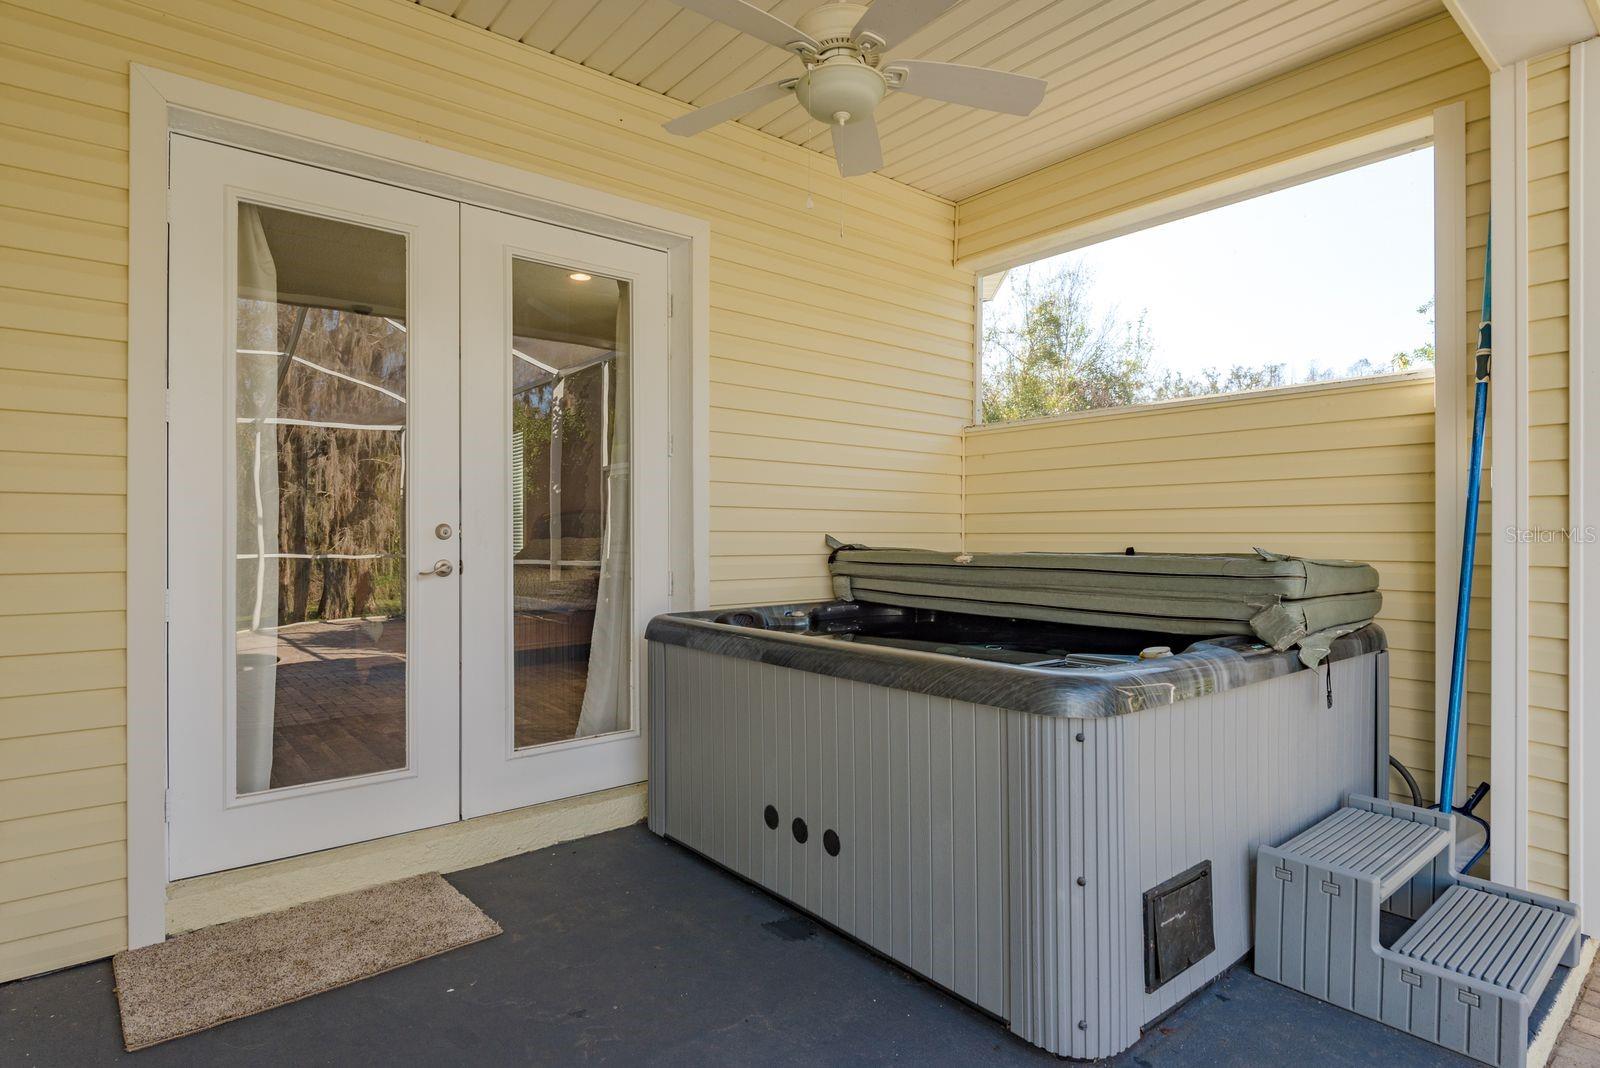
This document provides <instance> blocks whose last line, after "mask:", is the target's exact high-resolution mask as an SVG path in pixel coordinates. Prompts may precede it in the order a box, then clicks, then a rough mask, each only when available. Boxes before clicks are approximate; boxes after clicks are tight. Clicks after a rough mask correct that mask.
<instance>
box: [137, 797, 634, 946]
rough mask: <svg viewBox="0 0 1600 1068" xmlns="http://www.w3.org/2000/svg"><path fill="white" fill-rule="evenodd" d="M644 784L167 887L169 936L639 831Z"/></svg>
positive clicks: (205, 876)
mask: <svg viewBox="0 0 1600 1068" xmlns="http://www.w3.org/2000/svg"><path fill="white" fill-rule="evenodd" d="M644 817H645V784H644V783H642V782H641V783H634V784H633V785H630V786H618V787H615V788H613V789H610V790H600V791H598V792H596V793H592V794H581V795H579V796H577V797H567V798H562V799H561V800H559V801H547V802H545V803H544V804H539V805H530V806H529V807H527V808H517V809H512V810H510V811H508V812H497V813H494V814H492V815H488V816H479V817H476V818H475V819H469V820H462V821H460V822H457V823H447V824H444V825H442V826H439V827H427V828H424V829H422V830H420V831H408V832H406V833H404V834H396V835H391V836H389V837H387V838H380V839H377V840H375V841H371V842H357V843H356V844H354V845H347V846H339V847H337V848H334V849H325V850H322V851H321V852H317V853H307V854H305V855H303V856H298V857H288V858H285V859H283V860H274V861H269V862H267V863H265V864H254V865H251V866H249V867H244V868H234V869H232V870H230V871H223V872H217V873H215V874H213V875H199V876H196V877H194V878H192V879H182V880H179V881H178V882H174V883H168V884H167V934H168V936H171V935H176V934H182V933H184V932H185V931H192V930H195V929H196V928H200V927H209V926H211V925H212V924H216V923H226V922H227V921H229V920H237V919H241V918H243V917H245V916H256V915H259V914H261V913H264V912H272V911H274V910H276V909H283V908H288V907H289V906H291V905H298V904H300V903H301V902H305V901H314V900H316V899H318V898H324V897H329V896H331V895H333V894H342V893H346V892H348V891H351V890H360V889H362V888H364V887H368V886H376V885H378V884H379V883H387V882H392V881H394V880H396V879H403V878H406V877H407V876H411V875H420V874H422V873H424V872H452V871H460V870H461V869H463V868H474V867H477V866H478V865H480V864H488V863H490V862H492V861H496V860H502V859H504V858H506V857H510V856H515V855H516V854H518V853H529V852H532V851H533V850H535V849H543V848H545V847H546V846H552V845H556V844H558V843H560V842H566V841H570V840H572V839H574V838H585V837H588V836H589V835H591V834H599V833H601V832H602V831H611V830H616V829H617V828H618V827H626V826H628V825H630V824H634V823H638V822H639V821H640V820H643V819H644Z"/></svg>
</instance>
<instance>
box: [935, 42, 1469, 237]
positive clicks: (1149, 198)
mask: <svg viewBox="0 0 1600 1068" xmlns="http://www.w3.org/2000/svg"><path fill="white" fill-rule="evenodd" d="M1488 79H1489V75H1488V72H1487V71H1486V70H1485V69H1484V66H1483V63H1482V62H1481V61H1480V60H1479V59H1478V57H1477V54H1476V53H1475V52H1473V50H1472V46H1471V45H1470V44H1468V43H1467V40H1466V38H1465V37H1463V36H1462V35H1461V32H1460V31H1459V30H1458V29H1457V28H1456V25H1455V23H1454V22H1453V21H1452V20H1451V19H1450V17H1449V16H1448V15H1444V14H1440V15H1439V16H1437V17H1435V18H1431V19H1428V20H1426V21H1423V22H1420V23H1417V24H1416V25H1414V26H1410V27H1407V28H1406V29H1403V30H1397V31H1395V32H1394V33H1391V34H1387V35H1385V36H1383V37H1380V38H1378V39H1377V40H1375V41H1371V42H1369V43H1367V44H1363V45H1358V46H1356V47H1355V48H1351V49H1347V50H1346V51H1344V52H1340V53H1339V54H1338V55H1335V56H1332V57H1330V58H1328V59H1326V60H1323V61H1322V62H1320V63H1313V64H1311V65H1310V66H1307V67H1303V68H1301V69H1300V70H1296V71H1293V72H1291V73H1289V74H1284V75H1280V76H1279V77H1277V78H1273V79H1271V80H1269V81H1266V82H1263V83H1262V84H1260V85H1257V86H1254V87H1252V88H1249V89H1244V90H1241V91H1240V92H1237V93H1234V94H1233V95H1231V96H1227V97H1224V98H1223V99H1221V100H1219V101H1217V102H1216V103H1214V104H1208V105H1206V106H1204V107H1200V108H1196V109H1194V110H1192V111H1187V112H1184V113H1183V114H1182V115H1179V116H1177V117H1176V118H1172V119H1169V120H1167V121H1166V122H1162V123H1157V124H1156V125H1154V126H1151V127H1147V128H1146V129H1143V130H1139V131H1137V132H1135V133H1131V134H1128V135H1126V136H1124V137H1120V138H1118V139H1117V140H1115V141H1112V142H1110V143H1109V144H1105V145H1102V146H1100V147H1098V148H1093V149H1089V150H1088V151H1086V152H1082V153H1080V154H1078V155H1076V156H1073V157H1072V158H1071V159H1066V160H1063V161H1062V162H1060V163H1057V164H1053V165H1051V166H1049V167H1044V168H1042V169H1040V170H1037V171H1035V172H1033V173H1032V174H1028V175H1025V176H1023V177H1021V178H1017V179H1014V180H1012V181H1010V182H1007V183H1006V184H1004V185H1001V186H997V187H996V188H994V189H990V190H988V191H986V192H983V193H979V194H977V195H976V196H972V197H968V198H967V199H965V200H962V201H961V202H960V203H959V204H958V205H957V212H956V251H957V258H958V259H959V260H961V261H971V260H976V259H980V258H984V257H992V256H996V255H1001V254H1003V253H1004V251H1005V250H1006V249H1007V248H1010V247H1015V246H1019V245H1023V244H1027V243H1029V242H1033V241H1037V240H1039V239H1041V238H1047V237H1048V236H1049V235H1051V234H1053V233H1059V232H1061V231H1064V230H1066V229H1068V228H1069V227H1073V226H1079V225H1082V224H1084V223H1087V222H1092V221H1093V220H1095V219H1098V218H1104V217H1107V216H1110V215H1115V214H1117V213H1119V212H1122V211H1127V210H1130V209H1132V208H1136V207H1138V206H1140V205H1142V204H1149V203H1152V202H1154V201H1158V200H1162V199H1165V198H1168V197H1173V196H1177V195H1179V194H1182V193H1186V192H1190V191H1192V190H1196V189H1201V188H1204V187H1205V186H1208V185H1213V184H1215V183H1217V182H1220V181H1223V180H1225V179H1228V178H1233V177H1237V176H1239V175H1244V174H1248V173H1250V172H1251V171H1256V170H1260V169H1262V168H1263V167H1267V166H1270V165H1272V164H1275V163H1282V162H1285V161H1288V160H1292V159H1295V158H1296V157H1298V156H1304V155H1307V154H1309V153H1312V152H1315V151H1317V150H1319V149H1324V148H1328V147H1331V146H1334V145H1338V144H1340V143H1342V142H1346V141H1349V140H1352V139H1354V138H1357V137H1360V136H1362V135H1364V134H1369V133H1373V132H1376V131H1379V130H1383V129H1386V128H1388V127H1392V126H1396V125H1398V124H1400V123H1403V122H1406V121H1409V120H1411V119H1417V118H1424V117H1426V116H1428V115H1430V114H1432V113H1433V111H1434V109H1435V108H1438V107H1441V106H1442V105H1444V104H1448V103H1451V102H1452V101H1456V100H1462V99H1466V100H1467V101H1468V103H1467V109H1468V118H1469V119H1471V118H1473V117H1486V116H1487V115H1488V108H1489V105H1488Z"/></svg>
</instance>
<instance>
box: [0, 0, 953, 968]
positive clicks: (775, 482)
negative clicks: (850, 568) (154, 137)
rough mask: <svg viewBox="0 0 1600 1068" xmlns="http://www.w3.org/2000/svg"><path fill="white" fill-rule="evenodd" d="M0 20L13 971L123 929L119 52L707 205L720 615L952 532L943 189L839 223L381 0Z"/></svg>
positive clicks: (2, 855)
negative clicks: (836, 539)
mask: <svg viewBox="0 0 1600 1068" xmlns="http://www.w3.org/2000/svg"><path fill="white" fill-rule="evenodd" d="M0 19H3V20H4V24H5V27H6V32H5V34H4V35H3V37H4V40H3V41H0V148H3V152H0V552H3V553H4V560H5V563H4V564H0V980H4V979H7V978H12V977H15V976H18V975H26V974H31V973H33V972H37V971H41V970H45V969H47V968H51V967H57V966H60V965H63V964H70V963H74V962H76V961H81V960H87V959H91V958H93V957H97V956H103V955H105V954H106V953H109V952H112V951H114V950H116V949H117V948H119V947H120V946H121V945H122V943H123V941H124V939H125V920H124V911H125V910H124V889H123V884H122V879H123V876H124V873H125V863H124V852H123V851H124V846H123V835H122V833H121V830H120V828H121V826H122V821H123V820H124V815H123V811H122V805H123V804H124V802H125V800H126V798H125V787H124V775H123V766H122V765H123V762H124V760H125V754H124V738H123V724H124V722H125V708H124V705H125V699H124V695H123V690H122V685H123V680H124V664H123V628H124V623H123V618H122V615H121V613H122V611H123V608H124V605H123V599H124V592H123V591H124V586H123V583H124V578H123V574H122V572H123V568H124V556H123V554H124V544H125V542H124V531H125V518H124V500H123V496H122V494H123V492H124V486H125V483H126V470H125V463H124V456H125V454H126V427H125V422H124V414H125V406H126V389H125V377H126V359H127V356H126V341H127V330H128V327H127V308H126V300H127V256H128V250H127V225H128V218H127V213H128V195H127V182H128V175H127V149H128V136H129V135H128V114H127V111H128V66H129V64H130V63H143V64H148V65H151V66H155V67H159V68H162V69H165V70H170V71H174V72H176V73H180V74H185V75H189V76H191V77H195V78H200V79H203V80H206V81H209V82H213V83H217V84H221V85H225V86H228V87H232V88H236V89H240V90H243V91H246V92H250V93H253V94H255V95H258V96H263V97H267V98H270V99H274V100H279V101H283V102H286V103H289V104H294V105H297V106H301V107H305V108H309V109H311V110H314V111H319V112H323V113H326V114H330V115H335V116H338V117H340V118H345V119H349V120H351V121H355V122H359V123H362V124H363V125H366V126H370V127H375V128H378V129H383V130H388V131H392V132H395V133H399V134H402V135H405V136H408V137H414V138H418V139H421V140H425V141H428V142H431V143H434V144H439V145H443V146H446V147H449V148H453V149H457V150H459V151H463V152H468V153H471V154H473V155H476V156H480V157H483V158H487V159H491V160H495V161H497V162H502V163H507V164H510V165H513V166H517V167H521V168H524V169H526V170H529V171H535V172H539V173H543V174H548V175H553V176H555V177H559V178H563V179H566V180H569V181H572V182H576V183H578V184H581V185H585V186H589V187H592V188H596V189H601V190H605V191H607V192H613V193H617V194H620V195H623V196H628V197H632V198H634V199H637V200H641V201H645V202H648V203H653V204H658V205H661V206H663V207H667V208H671V209H675V210H678V211H683V212H686V213H689V214H692V215H697V216H700V217H702V218H706V219H709V220H710V221H711V224H712V233H713V236H712V249H711V253H712V262H711V302H712V315H711V324H710V326H711V356H712V361H711V411H710V427H709V429H710V436H711V449H712V462H711V478H712V482H713V484H712V486H711V549H712V554H713V558H712V573H711V583H712V600H713V601H714V602H715V603H718V604H728V603H736V602H752V601H787V600H797V599H802V598H807V597H820V596H824V595H825V594H826V591H827V583H826V580H825V578H824V575H825V566H824V560H823V554H822V552H821V549H822V534H823V533H824V532H825V531H833V532H836V533H839V534H841V535H844V536H846V537H850V538H855V539H862V540H867V541H874V540H875V541H883V540H895V541H904V540H906V539H907V538H908V537H915V539H916V540H917V541H919V542H923V543H926V544H929V545H934V546H939V547H944V548H954V547H956V546H957V545H958V544H959V541H960V524H961V517H960V508H961V430H962V427H963V425H964V424H965V423H966V422H967V420H968V418H969V415H970V412H971V404H972V364H971V338H972V314H973V312H972V306H973V288H972V278H971V277H970V274H964V273H963V272H961V271H958V270H956V269H955V268H954V267H953V266H952V235H953V227H954V208H953V206H952V205H951V204H950V203H948V202H946V201H943V200H939V199H937V198H934V197H931V196H928V195H925V194H922V193H918V192H915V191H913V190H910V189H908V188H906V187H904V186H901V185H898V184H896V183H894V182H891V181H888V180H887V179H883V178H878V177H869V178H865V179H856V180H853V181H851V182H850V183H849V188H848V193H847V195H846V196H845V202H844V206H843V211H842V216H841V209H840V203H839V197H840V193H841V190H842V189H843V188H844V185H843V183H842V182H841V181H840V180H839V179H838V178H837V177H836V176H835V175H833V174H832V173H831V172H830V169H829V168H830V166H831V164H829V163H828V162H827V161H825V160H822V159H819V158H817V157H815V155H814V154H812V153H810V152H807V151H805V150H803V149H800V148H798V147H796V146H793V145H788V144H784V143H782V142H779V141H776V140H774V139H771V138H768V137H765V136H763V135H760V134H757V133H755V132H753V131H751V130H748V129H744V128H742V127H738V126H726V127H722V128H719V129H718V130H716V131H715V132H712V133H709V134H706V135H702V136H701V137H697V138H695V139H694V140H693V141H687V140H683V139H678V138H673V137H670V136H668V135H666V134H665V133H663V132H662V131H661V130H660V129H659V125H660V123H661V122H662V121H664V120H666V119H668V118H671V117H673V116H675V115H677V114H679V113H680V112H681V111H682V110H683V107H682V106H681V105H679V104H676V103H674V102H672V101H669V100H666V99H664V98H662V97H660V96H658V95H656V94H654V93H652V92H649V91H647V90H645V89H640V88H636V87H633V86H629V85H626V84H623V83H621V82H619V81H617V80H615V79H612V78H609V77H607V76H605V75H603V74H600V73H598V72H596V71H592V70H587V69H585V68H582V67H579V66H577V65H576V64H572V63H569V62H567V61H565V60H560V59H556V58H554V57H552V56H549V55H546V54H543V53H540V52H538V51H536V50H534V49H531V48H528V47H526V46H524V45H521V44H518V43H517V42H515V41H511V40H508V39H506V38H503V37H499V36H495V35H492V34H490V33H487V32H485V31H482V30H478V29H476V28H474V27H472V26H469V25H467V24H465V23H462V22H460V21H457V20H453V19H450V18H447V17H444V16H442V15H440V14H438V13H436V12H433V11H429V10H426V9H423V8H420V7H416V6H414V5H411V4H401V3H395V2H393V0H336V2H322V0H275V2H273V3H261V2H244V0H166V2H163V3H162V4H160V5H148V4H144V3H138V2H133V0H65V2H59V0H21V2H18V3H5V4H4V5H3V8H0ZM808 168H809V170H810V172H811V173H810V177H809V178H808V174H807V172H808ZM808 184H809V185H810V186H811V187H812V189H813V190H814V192H813V196H814V199H815V203H816V207H815V208H814V209H812V210H808V209H807V208H806V207H805V201H806V197H807V188H808ZM841 220H842V221H841ZM841 226H842V233H841Z"/></svg>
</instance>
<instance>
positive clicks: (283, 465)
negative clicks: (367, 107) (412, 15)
mask: <svg viewBox="0 0 1600 1068" xmlns="http://www.w3.org/2000/svg"><path fill="white" fill-rule="evenodd" d="M171 161H172V204H173V211H172V223H171V230H170V241H171V245H170V256H171V262H170V271H171V276H170V291H171V297H170V308H169V320H170V328H169V329H170V345H171V348H170V354H169V359H170V364H169V369H168V378H169V388H170V398H169V400H170V415H169V423H170V425H169V456H170V461H169V462H170V465H171V466H170V471H169V477H168V483H169V524H168V529H169V538H170V541H169V561H168V568H169V586H170V591H171V605H170V619H171V624H170V628H171V629H170V632H169V633H170V639H169V649H170V652H169V657H170V664H169V679H170V691H169V705H168V708H169V720H168V724H169V734H168V736H169V747H170V753H169V766H170V790H171V793H170V798H169V822H170V875H171V876H172V877H173V878H181V877H184V876H190V875H197V874H201V873H203V872H209V871H217V870H219V869H223V868H231V867H236V866H239V865H243V864H250V863H254V862H257V861H263V860H269V859H273V858H276V857H282V856H288V855H291V854H296V853H305V852H309V851H312V850H317V849H324V848H327V847H329V846H336V845H341V844H344V843H348V842H355V841H360V840H363V839H369V838H376V837H379V836H382V835H387V834H393V833H396V832H399V831H406V830H411V829H414V828H418V827H424V826H429V825H432V824H438V823H445V822H448V821H450V820H454V819H457V818H458V816H459V798H460V793H459V775H460V765H459V741H460V735H459V729H460V728H459V723H460V717H459V688H458V678H459V674H458V673H459V644H460V586H459V581H460V580H459V576H458V574H457V570H458V567H459V561H460V552H459V542H458V541H457V539H456V535H455V529H456V527H457V526H458V525H459V515H458V510H459V506H460V505H459V471H460V460H459V455H458V451H459V445H460V438H459V425H458V420H459V409H458V396H457V390H458V358H457V350H458V340H459V335H458V323H459V318H458V307H457V298H458V293H459V289H458V282H459V274H458V264H457V255H458V251H459V244H458V237H459V234H458V231H459V211H460V208H459V205H457V204H456V203H454V202H452V201H448V200H443V199H439V198H436V197H430V196H426V195H424V194H420V193H415V192H410V191H406V190H402V189H397V188H395V187H392V186H387V185H382V184H379V183H376V182H370V181H364V180H361V179H357V178H353V177H349V176H346V175H341V174H335V173H332V172H329V171H324V170H320V169H318V168H315V167H310V166H305V165H302V164H297V163H290V162H286V161H284V160H279V159H274V158H272V157H269V156H264V155H259V154H256V153H252V152H246V151H241V150H238V149H233V148H226V147H222V146H219V145H215V144H211V143H208V142H204V141H199V140H195V139H191V138H186V137H174V138H173V141H172V156H171ZM436 564H437V568H436V567H435V565H436Z"/></svg>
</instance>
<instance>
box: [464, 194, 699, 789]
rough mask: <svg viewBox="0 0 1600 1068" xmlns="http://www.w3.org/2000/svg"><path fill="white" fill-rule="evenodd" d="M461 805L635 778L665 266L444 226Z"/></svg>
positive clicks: (490, 220)
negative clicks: (447, 236)
mask: <svg viewBox="0 0 1600 1068" xmlns="http://www.w3.org/2000/svg"><path fill="white" fill-rule="evenodd" d="M461 248H462V260H461V283H462V285H461V314H462V319H461V337H462V350H463V353H464V354H465V356H464V359H463V361H462V367H461V390H462V411H463V413H464V418H463V421H462V430H461V448H462V461H463V462H462V477H461V500H462V520H461V522H462V530H461V533H462V543H463V552H464V555H465V558H466V559H467V560H469V561H470V566H469V567H468V568H467V569H466V570H465V572H464V573H463V574H462V576H461V592H462V601H463V604H464V605H466V606H467V608H466V610H465V611H464V613H463V618H462V638H463V641H462V649H461V697H462V732H461V745H462V768H463V771H464V774H463V778H462V782H461V808H462V814H463V815H465V816H469V817H470V816H481V815H483V814H484V813H488V812H498V811H500V810H502V809H507V808H513V807H517V806H520V805H531V804H536V803H538V802H540V801H549V800H552V799H554V798H558V797H570V796H572V795H574V794H582V793H589V792H592V791H594V790H599V789H604V788H605V787H608V786H615V785H618V784H621V783H630V782H639V781H642V780H643V779H644V777H645V748H644V744H643V741H642V739H641V735H640V724H639V707H640V703H639V693H640V691H641V689H642V683H643V678H644V670H643V669H644V643H643V635H644V625H645V623H646V621H648V620H649V618H650V616H652V615H654V614H655V613H657V612H660V611H664V610H665V608H666V607H667V606H668V604H669V603H670V600H669V591H668V589H667V572H668V568H667V556H666V537H665V530H666V516H667V487H668V485H669V484H670V481H671V480H670V477H669V471H668V466H667V465H668V440H667V416H666V412H667V403H666V399H667V371H666V366H667V361H666V341H665V338H666V331H665V329H664V326H665V324H666V320H667V303H666V302H667V297H666V291H667V289H666V255H665V254H664V253H662V252H659V251H655V250H651V249H644V248H640V247H638V246H635V245H629V244H625V243H623V242H620V241H612V240H609V239H606V238H600V237H595V236H593V235H592V234H584V233H579V232H577V231H574V230H568V229H565V228H563V227H558V226H550V225H548V224H545V223H539V222H534V221H532V220H529V219H523V218H517V217H514V216H510V215H506V214H503V213H501V212H496V211H489V210H487V209H483V208H475V207H463V208H462V214H461Z"/></svg>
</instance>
